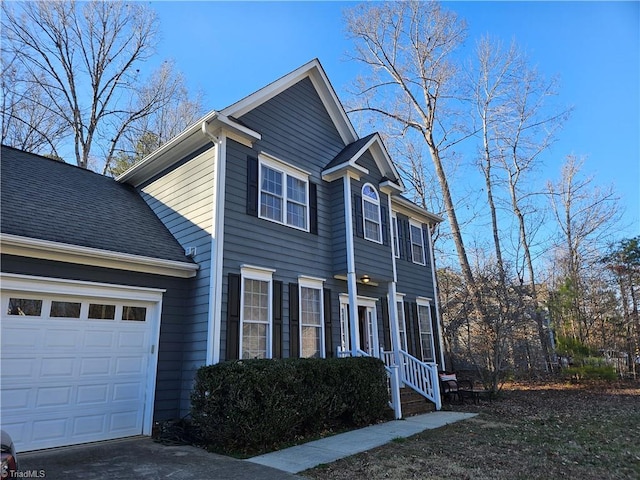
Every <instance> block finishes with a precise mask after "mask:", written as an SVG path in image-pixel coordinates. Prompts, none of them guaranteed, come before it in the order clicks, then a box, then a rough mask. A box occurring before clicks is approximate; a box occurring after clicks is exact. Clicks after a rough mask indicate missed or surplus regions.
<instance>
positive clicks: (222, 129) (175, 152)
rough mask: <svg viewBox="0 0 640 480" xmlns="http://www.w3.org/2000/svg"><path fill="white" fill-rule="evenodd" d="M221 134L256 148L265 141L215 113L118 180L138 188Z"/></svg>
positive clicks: (179, 135)
mask: <svg viewBox="0 0 640 480" xmlns="http://www.w3.org/2000/svg"><path fill="white" fill-rule="evenodd" d="M221 135H226V136H228V137H229V138H232V139H233V140H236V141H238V142H239V143H241V144H243V145H246V146H248V147H252V146H253V142H255V141H257V140H260V139H261V138H262V137H261V135H260V134H259V133H258V132H256V131H254V130H251V129H250V128H247V127H246V126H244V125H242V124H241V123H239V122H236V121H234V120H233V119H231V118H229V117H228V116H226V115H223V114H221V113H220V112H218V111H216V110H213V111H211V112H209V113H208V114H206V115H205V116H204V117H202V118H201V119H200V120H198V121H197V122H195V123H194V124H192V125H191V126H189V127H188V128H187V129H185V130H183V131H182V132H181V133H180V134H178V135H177V136H175V137H173V138H172V139H171V140H169V141H168V142H167V143H165V144H163V145H162V146H160V148H158V149H157V150H155V151H154V152H153V153H151V154H149V155H148V156H146V157H145V158H144V159H142V160H141V161H140V162H138V163H136V164H135V165H133V166H132V167H131V168H129V169H128V170H127V171H126V172H124V173H123V174H122V175H120V176H118V177H117V178H116V181H118V182H120V183H128V184H130V185H133V186H134V187H137V186H139V185H141V184H142V183H144V182H146V181H147V180H149V179H150V178H152V177H154V176H155V175H157V174H159V173H161V172H162V171H164V170H166V169H167V168H169V167H171V166H172V165H173V164H175V163H177V162H179V161H180V160H182V159H183V158H184V157H186V156H187V155H189V154H191V153H192V152H194V151H195V150H197V149H198V148H201V147H203V146H205V145H207V143H210V142H211V141H212V137H219V136H221Z"/></svg>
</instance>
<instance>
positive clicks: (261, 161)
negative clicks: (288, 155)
mask: <svg viewBox="0 0 640 480" xmlns="http://www.w3.org/2000/svg"><path fill="white" fill-rule="evenodd" d="M263 165H264V166H266V167H268V168H270V169H272V170H275V171H277V172H279V173H281V174H282V175H283V178H282V180H283V181H282V221H278V220H275V219H273V218H270V217H266V216H263V215H262V166H263ZM287 176H290V177H293V178H296V179H298V180H300V181H301V182H304V184H305V198H306V202H305V213H306V218H305V224H306V228H302V227H299V226H297V225H291V224H289V223H287V201H288V199H287ZM292 201H293V200H292ZM296 203H297V202H296ZM310 209H311V201H310V199H309V174H308V173H307V172H305V171H304V170H300V169H297V168H294V167H293V166H291V165H289V164H288V163H286V162H283V161H282V160H279V159H276V158H275V157H272V156H270V155H269V156H268V155H265V154H264V153H261V154H260V155H259V156H258V217H259V218H262V219H263V220H268V221H270V222H273V223H277V224H280V225H286V226H287V227H290V228H295V229H296V230H302V231H303V232H308V231H310V221H311V217H310Z"/></svg>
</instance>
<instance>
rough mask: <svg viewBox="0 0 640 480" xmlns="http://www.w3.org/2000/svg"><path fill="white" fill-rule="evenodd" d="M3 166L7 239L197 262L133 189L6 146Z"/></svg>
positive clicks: (1, 227)
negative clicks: (50, 242) (15, 236)
mask: <svg viewBox="0 0 640 480" xmlns="http://www.w3.org/2000/svg"><path fill="white" fill-rule="evenodd" d="M1 161H2V171H1V172H0V177H1V183H0V189H1V190H0V199H1V203H0V207H1V209H2V210H1V221H0V231H2V233H4V234H12V235H19V236H23V237H29V238H36V239H40V240H49V241H53V242H60V243H66V244H71V245H78V246H83V247H92V248H98V249H102V250H109V251H112V252H120V253H128V254H132V255H142V256H146V257H152V258H159V259H165V260H174V261H181V262H190V261H191V260H190V259H188V258H187V257H185V255H184V250H183V249H182V247H181V246H180V244H179V243H178V241H177V240H176V239H175V238H174V237H173V236H172V235H171V233H170V232H169V230H167V228H166V227H165V226H164V225H163V224H162V222H161V221H160V219H158V217H157V216H156V215H155V214H154V213H153V211H152V210H151V208H150V207H149V206H148V205H147V204H146V203H145V201H144V200H143V199H142V197H141V196H140V195H139V194H138V193H137V192H136V191H135V189H134V188H133V187H131V186H128V185H122V184H119V183H118V182H116V181H115V180H113V179H112V178H109V177H105V176H103V175H99V174H97V173H94V172H91V171H88V170H85V169H82V168H79V167H76V166H73V165H70V164H67V163H64V162H61V161H56V160H51V159H49V158H45V157H41V156H39V155H34V154H31V153H27V152H23V151H21V150H16V149H14V148H11V147H6V146H4V145H3V146H2V152H1Z"/></svg>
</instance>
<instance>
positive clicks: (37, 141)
mask: <svg viewBox="0 0 640 480" xmlns="http://www.w3.org/2000/svg"><path fill="white" fill-rule="evenodd" d="M1 68H2V70H1V71H0V89H1V92H0V94H1V97H2V98H1V102H2V103H1V105H0V108H1V109H2V143H3V144H5V145H11V146H13V147H15V148H19V149H21V150H25V151H30V152H38V151H41V152H44V151H45V150H47V151H48V153H49V154H51V155H55V156H58V152H57V150H56V144H57V142H58V141H59V140H60V139H61V138H62V137H63V136H64V135H65V134H66V133H67V129H66V127H65V125H62V124H60V122H58V118H57V115H55V114H54V113H53V112H52V111H51V109H50V108H48V107H47V106H46V102H45V101H44V99H43V96H42V92H41V90H40V89H39V88H35V87H34V86H33V85H31V84H29V83H26V82H24V81H22V78H23V75H22V72H21V71H20V64H19V62H17V61H16V58H15V56H11V55H9V54H5V52H4V51H3V53H2V67H1Z"/></svg>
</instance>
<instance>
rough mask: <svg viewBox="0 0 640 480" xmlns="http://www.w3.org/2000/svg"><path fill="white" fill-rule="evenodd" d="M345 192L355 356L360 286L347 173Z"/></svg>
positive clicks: (350, 341)
mask: <svg viewBox="0 0 640 480" xmlns="http://www.w3.org/2000/svg"><path fill="white" fill-rule="evenodd" d="M342 186H343V193H344V222H345V240H346V243H347V290H348V293H349V333H350V335H349V346H350V347H351V356H352V357H355V356H356V355H357V352H358V345H359V342H358V336H359V332H358V324H357V322H356V319H357V318H358V286H357V279H356V260H355V253H354V247H353V218H352V214H351V212H352V205H351V176H350V175H349V174H348V173H346V174H345V176H344V177H342Z"/></svg>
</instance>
